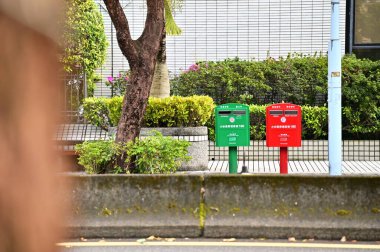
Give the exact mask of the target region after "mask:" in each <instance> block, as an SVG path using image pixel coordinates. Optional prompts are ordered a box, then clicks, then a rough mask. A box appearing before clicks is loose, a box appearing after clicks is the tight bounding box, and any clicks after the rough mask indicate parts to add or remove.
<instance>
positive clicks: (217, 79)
mask: <svg viewBox="0 0 380 252" xmlns="http://www.w3.org/2000/svg"><path fill="white" fill-rule="evenodd" d="M195 66H196V67H195ZM326 76H327V58H326V57H323V56H321V55H314V56H302V55H295V56H294V57H291V56H290V55H289V56H288V57H286V58H280V59H279V60H274V59H272V58H268V59H267V60H264V61H246V60H239V59H238V58H235V59H226V60H224V61H220V62H198V63H197V64H196V65H192V66H191V67H190V68H189V69H188V70H186V71H184V72H182V73H181V74H180V75H179V76H177V77H175V78H173V79H172V80H171V84H172V93H173V94H174V95H181V96H188V95H194V94H196V95H208V96H211V97H212V98H213V99H214V101H215V103H217V104H223V103H235V102H237V103H246V104H267V103H272V102H281V100H284V101H286V102H292V103H295V104H300V105H303V104H315V103H317V100H318V101H319V100H321V99H325V95H326V91H327V77H326Z"/></svg>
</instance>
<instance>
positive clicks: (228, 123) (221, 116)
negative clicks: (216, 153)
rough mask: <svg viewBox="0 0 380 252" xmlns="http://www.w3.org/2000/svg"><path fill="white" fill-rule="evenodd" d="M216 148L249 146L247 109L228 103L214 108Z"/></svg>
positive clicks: (245, 106) (240, 105) (241, 105)
mask: <svg viewBox="0 0 380 252" xmlns="http://www.w3.org/2000/svg"><path fill="white" fill-rule="evenodd" d="M215 138H216V146H219V147H222V146H228V147H229V146H249V107H248V106H247V105H243V104H237V103H228V104H222V105H219V106H217V107H216V108H215Z"/></svg>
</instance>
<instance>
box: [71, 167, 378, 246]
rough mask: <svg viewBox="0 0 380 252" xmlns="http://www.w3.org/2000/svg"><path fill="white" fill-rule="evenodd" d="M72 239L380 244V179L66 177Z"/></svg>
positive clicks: (251, 176) (202, 176)
mask: <svg viewBox="0 0 380 252" xmlns="http://www.w3.org/2000/svg"><path fill="white" fill-rule="evenodd" d="M65 179H67V180H69V182H70V183H71V184H72V190H71V191H70V192H67V193H65V196H66V199H67V200H70V201H72V206H73V207H72V215H71V218H70V219H69V220H68V222H67V223H68V224H67V228H68V230H69V236H70V237H86V238H98V237H104V238H128V237H148V236H150V235H156V236H161V237H214V238H218V237H235V238H260V237H265V238H288V237H296V238H297V239H302V238H315V239H328V240H335V239H340V238H341V237H342V236H346V237H347V238H348V239H356V240H379V239H380V177H378V176H376V177H368V176H367V177H359V176H355V177H353V176H342V177H328V176H278V175H229V174H207V175H204V174H199V175H188V174H185V175H183V174H178V175H177V174H176V175H66V176H65Z"/></svg>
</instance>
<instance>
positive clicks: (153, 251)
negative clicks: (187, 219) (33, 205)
mask: <svg viewBox="0 0 380 252" xmlns="http://www.w3.org/2000/svg"><path fill="white" fill-rule="evenodd" d="M58 246H59V248H60V252H124V251H133V252H162V251H165V252H248V251H255V252H269V251H271V252H272V251H276V252H291V251H292V252H327V251H332V252H342V251H346V252H347V251H351V252H354V251H355V252H361V251H363V252H365V251H380V243H348V242H347V243H331V242H316V241H315V242H284V241H272V242H270V241H265V242H263V241H235V242H221V241H207V240H202V241H197V240H190V241H174V242H163V241H159V242H157V241H145V242H142V240H140V242H136V241H135V240H134V241H105V242H104V241H101V242H99V241H86V242H66V243H60V244H58Z"/></svg>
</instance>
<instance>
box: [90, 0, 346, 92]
mask: <svg viewBox="0 0 380 252" xmlns="http://www.w3.org/2000/svg"><path fill="white" fill-rule="evenodd" d="M96 2H98V3H99V8H100V10H101V12H102V14H103V17H104V23H105V28H106V33H107V37H108V38H109V41H110V47H109V49H108V56H107V61H106V63H105V64H104V66H103V68H102V69H99V73H100V74H101V75H102V77H103V81H102V83H104V81H105V79H106V77H107V76H110V75H113V76H115V75H117V74H118V73H119V71H120V70H126V69H128V62H127V60H126V59H125V58H124V56H123V55H122V54H121V52H120V49H119V47H118V44H117V41H116V38H115V30H114V28H113V27H112V24H111V20H110V18H109V16H108V13H107V11H106V9H105V7H104V4H103V3H102V1H101V0H96ZM121 2H122V4H123V6H124V9H125V11H126V15H127V18H128V20H129V25H130V28H131V32H132V36H133V37H134V38H138V36H139V35H140V34H141V32H142V30H143V26H144V21H145V14H146V8H145V1H144V0H121ZM340 3H341V4H340V25H341V28H340V35H341V43H342V53H344V44H345V10H346V1H345V0H341V2H340ZM330 11H331V2H330V1H329V0H302V1H296V0H254V1H253V0H184V3H183V6H182V9H181V10H180V11H176V13H175V20H176V22H177V24H178V25H179V27H181V29H182V31H183V33H182V35H180V36H168V38H167V63H168V68H169V71H170V74H178V73H180V72H181V70H184V69H186V68H187V67H188V66H190V65H191V64H193V63H195V62H196V61H201V60H209V61H219V60H224V59H226V58H234V57H239V58H241V59H255V60H263V59H265V58H267V57H268V56H269V57H273V58H278V57H281V56H287V55H288V54H289V53H302V54H314V53H320V52H321V53H324V54H325V53H327V51H328V43H329V38H330ZM95 95H96V96H110V95H111V91H110V90H109V89H108V88H107V87H105V86H104V85H100V84H98V88H97V90H96V91H95Z"/></svg>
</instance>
